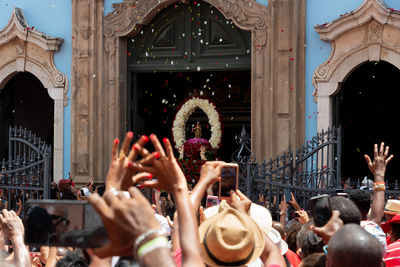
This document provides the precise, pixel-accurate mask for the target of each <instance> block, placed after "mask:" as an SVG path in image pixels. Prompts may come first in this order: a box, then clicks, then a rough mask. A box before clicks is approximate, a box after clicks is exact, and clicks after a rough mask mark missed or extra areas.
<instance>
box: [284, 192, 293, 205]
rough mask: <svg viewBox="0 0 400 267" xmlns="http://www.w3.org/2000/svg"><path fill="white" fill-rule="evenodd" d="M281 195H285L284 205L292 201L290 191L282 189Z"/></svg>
mask: <svg viewBox="0 0 400 267" xmlns="http://www.w3.org/2000/svg"><path fill="white" fill-rule="evenodd" d="M283 193H284V194H285V200H286V203H289V201H290V200H292V195H291V194H290V190H289V189H284V190H283Z"/></svg>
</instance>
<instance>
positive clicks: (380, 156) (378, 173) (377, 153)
mask: <svg viewBox="0 0 400 267" xmlns="http://www.w3.org/2000/svg"><path fill="white" fill-rule="evenodd" d="M364 158H365V160H366V161H367V164H368V168H369V170H370V171H371V173H372V174H373V175H374V185H373V187H372V188H373V191H374V194H373V200H372V207H371V218H372V219H371V220H372V221H374V222H375V223H376V224H378V225H381V222H382V216H383V210H384V208H385V172H386V166H387V164H388V163H389V162H390V161H391V160H392V159H393V155H391V156H389V146H386V148H385V143H383V142H382V143H381V146H380V148H379V150H378V145H377V144H375V146H374V161H371V159H370V157H369V156H368V155H365V156H364Z"/></svg>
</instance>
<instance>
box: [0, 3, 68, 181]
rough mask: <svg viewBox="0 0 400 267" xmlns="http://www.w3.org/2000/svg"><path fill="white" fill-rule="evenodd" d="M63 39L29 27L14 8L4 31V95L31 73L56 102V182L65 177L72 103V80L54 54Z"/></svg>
mask: <svg viewBox="0 0 400 267" xmlns="http://www.w3.org/2000/svg"><path fill="white" fill-rule="evenodd" d="M62 43H63V39H61V38H55V37H50V36H48V35H46V34H44V33H42V32H40V31H38V30H37V29H35V28H34V27H29V24H28V23H27V21H26V19H25V16H24V13H23V11H22V9H20V8H14V9H13V12H12V15H11V17H10V19H9V21H8V24H7V25H6V26H5V27H4V28H3V29H1V30H0V58H1V59H2V60H1V61H0V91H1V90H2V89H3V88H4V86H5V85H6V84H7V82H8V81H9V80H10V79H11V78H12V77H13V76H14V75H16V74H17V73H18V72H30V73H32V74H33V75H35V76H36V77H37V78H38V79H39V80H40V82H41V83H42V84H43V86H44V87H45V88H46V89H47V92H48V94H49V96H50V97H51V98H52V99H53V100H54V142H53V143H54V148H53V149H54V155H53V159H54V160H53V161H54V173H53V177H54V180H55V181H58V180H59V179H62V177H63V162H64V106H66V105H67V103H68V97H67V92H68V86H69V85H68V79H67V77H66V75H65V74H63V73H61V72H59V71H58V70H57V68H56V67H55V65H54V58H53V57H54V52H56V51H58V50H59V48H60V46H61V45H62Z"/></svg>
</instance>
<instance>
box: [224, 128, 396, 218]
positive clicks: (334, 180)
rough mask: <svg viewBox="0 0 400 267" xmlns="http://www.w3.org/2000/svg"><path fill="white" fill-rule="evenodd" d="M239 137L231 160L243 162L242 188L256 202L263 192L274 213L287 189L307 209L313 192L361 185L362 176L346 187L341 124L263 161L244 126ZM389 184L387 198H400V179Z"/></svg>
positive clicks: (335, 190)
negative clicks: (254, 148)
mask: <svg viewBox="0 0 400 267" xmlns="http://www.w3.org/2000/svg"><path fill="white" fill-rule="evenodd" d="M236 141H237V144H239V145H240V147H239V149H238V150H237V151H236V152H235V153H234V154H233V155H232V161H233V162H236V163H238V164H239V166H240V174H239V175H240V177H239V188H240V190H241V191H242V192H244V193H245V194H246V195H247V196H248V197H249V198H250V199H251V200H252V201H253V202H255V203H258V201H259V196H260V195H262V196H263V197H264V199H265V203H266V206H267V207H268V208H269V209H270V211H271V213H272V215H273V216H274V217H277V214H279V203H280V202H281V200H282V198H283V195H284V191H285V190H290V192H292V193H293V195H294V197H295V199H296V201H297V202H298V203H299V205H300V206H301V207H303V208H305V209H306V208H308V199H309V198H310V197H312V196H315V195H318V194H329V195H335V194H336V193H337V190H338V189H339V190H343V192H347V193H349V192H351V190H353V189H359V188H360V185H361V184H360V181H359V180H352V181H351V180H350V181H349V182H348V183H349V185H348V187H347V188H345V189H343V184H344V181H342V179H341V164H340V163H341V157H340V156H341V129H340V128H331V129H328V130H326V131H322V132H321V133H319V134H318V135H317V136H315V137H313V138H312V139H311V140H309V141H308V142H307V144H306V145H303V146H302V147H300V148H299V149H298V150H296V152H295V153H294V152H293V150H289V151H286V152H284V153H282V154H281V155H278V156H276V157H275V158H273V159H270V160H269V161H264V162H257V161H256V158H255V154H254V153H253V152H252V151H251V149H250V147H251V140H250V137H249V135H248V134H247V133H246V131H245V128H244V127H243V128H242V132H241V134H240V136H238V137H237V140H236ZM372 145H373V144H371V146H372ZM386 185H387V189H386V191H385V197H386V199H388V198H397V197H398V196H399V194H400V190H399V188H398V182H397V180H396V181H395V182H394V183H393V184H389V183H388V182H387V181H386ZM367 189H369V188H367ZM370 191H372V190H370Z"/></svg>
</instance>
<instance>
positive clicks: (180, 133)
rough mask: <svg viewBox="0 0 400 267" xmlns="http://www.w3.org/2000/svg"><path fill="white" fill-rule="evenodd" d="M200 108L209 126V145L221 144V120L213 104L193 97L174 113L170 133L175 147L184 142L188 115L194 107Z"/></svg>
mask: <svg viewBox="0 0 400 267" xmlns="http://www.w3.org/2000/svg"><path fill="white" fill-rule="evenodd" d="M197 107H198V108H200V109H202V110H203V111H204V113H206V115H207V117H208V121H209V123H210V126H211V138H210V140H208V142H209V143H210V145H211V147H212V148H214V149H217V148H218V147H219V145H220V144H221V135H222V132H221V122H220V115H219V113H218V111H217V110H216V108H215V106H214V105H213V104H212V103H210V101H208V100H207V99H203V98H198V97H193V98H191V99H189V100H187V101H186V102H185V103H184V104H183V105H182V107H181V109H180V110H179V111H178V113H177V114H176V117H175V120H174V123H173V125H172V135H173V137H174V141H175V147H176V148H177V149H179V148H180V147H181V146H182V145H183V144H184V143H185V142H186V139H185V125H186V122H187V120H188V119H189V117H190V115H192V113H193V112H194V110H195V109H196V108H197Z"/></svg>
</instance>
